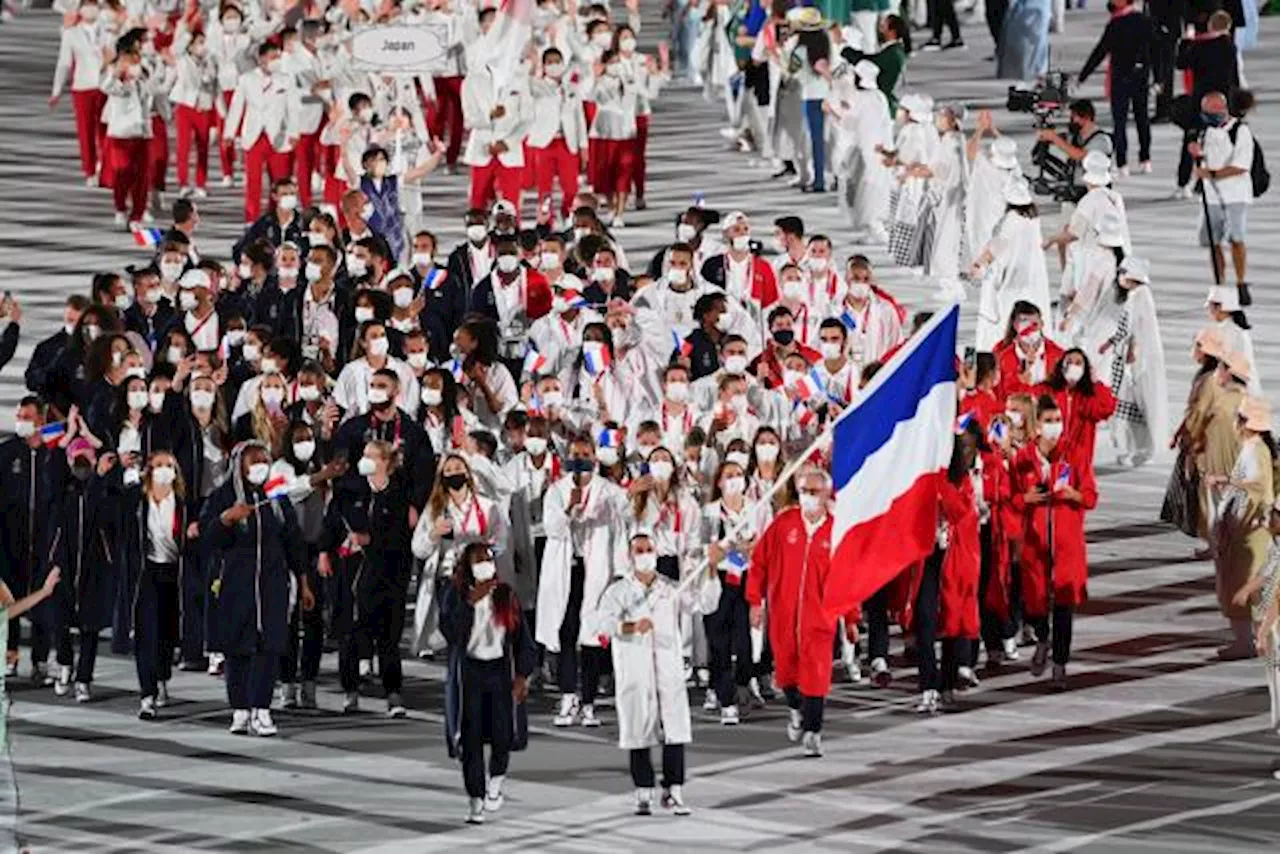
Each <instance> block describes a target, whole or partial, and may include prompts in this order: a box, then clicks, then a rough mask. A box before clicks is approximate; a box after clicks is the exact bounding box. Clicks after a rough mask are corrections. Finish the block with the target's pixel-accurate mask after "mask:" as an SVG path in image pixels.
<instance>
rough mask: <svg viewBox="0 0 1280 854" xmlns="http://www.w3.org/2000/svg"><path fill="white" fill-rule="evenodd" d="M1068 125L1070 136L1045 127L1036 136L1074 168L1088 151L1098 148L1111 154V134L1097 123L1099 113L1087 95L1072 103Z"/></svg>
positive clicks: (1112, 145) (1097, 149)
mask: <svg viewBox="0 0 1280 854" xmlns="http://www.w3.org/2000/svg"><path fill="white" fill-rule="evenodd" d="M1067 127H1068V129H1069V135H1068V136H1066V137H1064V136H1063V135H1062V134H1060V133H1058V132H1057V131H1056V130H1054V129H1053V128H1051V127H1047V128H1041V129H1040V131H1039V132H1037V134H1036V138H1037V139H1039V140H1040V141H1041V142H1047V143H1049V144H1050V145H1052V146H1054V147H1055V148H1057V149H1059V150H1060V151H1062V153H1063V154H1065V155H1066V156H1067V159H1068V160H1070V161H1072V163H1073V164H1075V165H1076V167H1077V168H1079V164H1080V163H1081V161H1083V160H1084V159H1085V157H1086V156H1088V154H1089V152H1091V151H1098V152H1101V153H1103V154H1105V155H1107V157H1108V158H1110V157H1111V151H1112V149H1113V147H1114V143H1113V142H1112V139H1111V134H1109V133H1107V132H1106V131H1105V130H1103V129H1102V128H1101V127H1099V126H1098V114H1097V112H1096V111H1095V110H1094V109H1093V102H1092V101H1090V100H1089V99H1088V98H1079V99H1077V100H1075V101H1072V102H1071V107H1070V110H1069V117H1068V120H1067Z"/></svg>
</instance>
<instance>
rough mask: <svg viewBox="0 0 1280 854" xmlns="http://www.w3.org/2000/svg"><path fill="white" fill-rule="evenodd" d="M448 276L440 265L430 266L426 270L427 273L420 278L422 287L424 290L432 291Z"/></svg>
mask: <svg viewBox="0 0 1280 854" xmlns="http://www.w3.org/2000/svg"><path fill="white" fill-rule="evenodd" d="M447 278H449V274H448V273H447V272H445V271H444V270H443V269H441V268H440V267H432V268H431V269H430V270H428V271H427V275H426V276H424V277H423V279H422V289H423V290H424V291H434V290H435V289H436V288H438V287H440V286H441V285H443V284H444V280H445V279H447Z"/></svg>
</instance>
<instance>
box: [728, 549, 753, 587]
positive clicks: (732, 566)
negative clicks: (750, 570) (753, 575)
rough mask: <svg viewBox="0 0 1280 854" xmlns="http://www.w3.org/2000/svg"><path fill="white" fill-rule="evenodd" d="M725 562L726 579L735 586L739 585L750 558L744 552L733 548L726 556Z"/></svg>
mask: <svg viewBox="0 0 1280 854" xmlns="http://www.w3.org/2000/svg"><path fill="white" fill-rule="evenodd" d="M724 562H725V571H724V580H725V581H726V582H727V583H729V584H732V585H733V586H734V587H738V586H739V585H741V584H742V576H743V573H745V572H746V571H747V565H748V564H749V563H750V560H748V558H747V556H746V555H744V554H743V553H742V552H740V551H738V550H737V549H733V550H732V551H730V552H729V553H728V554H727V555H725V556H724Z"/></svg>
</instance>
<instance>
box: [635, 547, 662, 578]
mask: <svg viewBox="0 0 1280 854" xmlns="http://www.w3.org/2000/svg"><path fill="white" fill-rule="evenodd" d="M631 562H632V563H633V564H634V565H635V568H636V572H642V573H645V574H647V575H652V574H653V573H655V572H657V571H658V553H657V552H641V553H640V554H637V555H632V556H631Z"/></svg>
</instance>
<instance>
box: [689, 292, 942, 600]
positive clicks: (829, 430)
mask: <svg viewBox="0 0 1280 854" xmlns="http://www.w3.org/2000/svg"><path fill="white" fill-rule="evenodd" d="M959 305H960V304H959V303H958V302H956V303H952V304H951V306H950V307H949V308H947V309H946V310H945V311H938V312H934V315H933V317H931V318H929V322H928V323H926V324H925V325H924V326H922V327H920V329H919V331H917V332H916V333H915V334H914V335H912V336H911V338H909V339H908V340H907V342H906V344H904V345H903V346H902V349H900V350H899V351H898V352H897V353H894V354H893V358H891V359H890V360H889V363H888V364H893V363H894V362H897V361H900V360H903V359H906V358H907V357H908V356H910V355H911V354H912V353H913V352H915V349H916V347H918V346H919V344H920V342H921V341H923V340H925V339H926V338H928V337H929V333H931V332H932V331H933V330H934V328H935V327H937V326H939V325H941V323H942V322H943V320H945V319H946V317H947V315H948V314H950V313H951V312H952V310H957V311H958V310H959ZM888 364H886V365H884V366H882V367H881V369H880V370H879V371H877V372H876V375H875V376H874V377H872V378H871V382H869V383H867V387H866V388H864V389H862V390H861V391H859V393H858V400H857V401H856V402H854V403H853V404H852V405H850V406H847V407H845V408H844V410H843V411H842V412H841V413H840V414H839V415H837V416H836V417H835V418H833V419H831V421H829V422H828V423H827V425H826V426H825V427H824V428H823V430H822V432H821V433H820V434H819V435H818V437H817V438H816V439H814V440H813V441H812V442H810V443H809V446H808V447H807V448H805V449H804V452H803V453H801V454H798V455H797V456H796V458H795V459H793V460H792V461H791V462H790V463H788V464H787V467H786V468H784V469H783V470H782V474H780V475H778V477H777V478H775V479H774V481H773V486H771V487H769V491H768V492H766V493H765V494H764V495H763V496H761V497H760V498H758V499H757V500H756V502H755V503H754V504H752V505H751V506H750V507H748V508H747V509H748V512H746V513H743V514H742V516H741V519H740V520H739V521H738V522H736V523H735V524H734V525H733V527H732V528H729V529H726V532H725V536H724V537H722V538H721V539H722V540H728V539H732V538H733V537H735V536H737V535H738V534H739V533H740V532H741V531H742V529H743V528H745V527H746V522H747V520H748V519H750V518H751V517H752V516H754V515H755V514H756V513H757V512H758V511H759V510H760V508H761V507H763V506H764V504H765V502H768V501H772V500H773V497H774V496H775V495H777V494H778V490H780V489H782V488H783V487H784V486H786V485H787V482H788V481H790V480H791V478H793V477H794V476H795V475H796V473H797V472H798V471H800V469H801V468H802V467H803V466H804V465H805V464H806V463H807V462H808V460H809V458H810V457H811V456H813V454H814V452H815V451H819V450H821V449H822V446H824V445H826V444H827V443H828V442H829V441H830V440H831V437H832V435H833V434H834V433H835V429H836V425H838V424H839V423H840V422H841V421H843V420H844V419H845V417H846V416H848V415H849V414H850V413H851V412H854V411H855V410H857V409H860V408H861V407H862V404H863V403H865V402H866V401H867V400H869V399H870V397H871V395H872V393H873V392H875V390H876V389H878V388H879V387H880V386H881V385H883V384H884V382H885V380H886V379H887V378H888V377H889V375H890V374H891V373H892V371H886V370H885V369H884V368H885V367H888ZM827 474H828V476H830V472H829V471H828V472H827ZM700 563H701V564H703V565H700V566H699V567H698V569H697V570H695V571H694V572H690V573H689V574H687V575H685V576H684V577H683V578H681V579H680V586H679V588H678V589H679V591H684V590H685V589H687V588H688V587H689V586H690V584H691V582H692V579H695V578H697V577H699V576H700V575H701V574H702V572H703V570H705V569H706V568H707V565H708V564H710V561H706V560H704V561H702V562H700Z"/></svg>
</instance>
